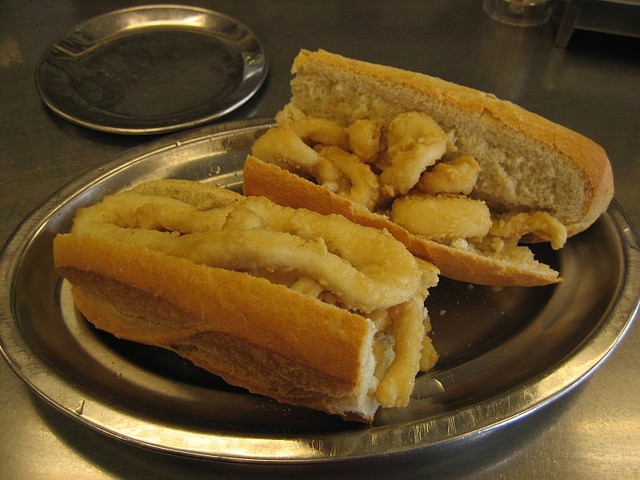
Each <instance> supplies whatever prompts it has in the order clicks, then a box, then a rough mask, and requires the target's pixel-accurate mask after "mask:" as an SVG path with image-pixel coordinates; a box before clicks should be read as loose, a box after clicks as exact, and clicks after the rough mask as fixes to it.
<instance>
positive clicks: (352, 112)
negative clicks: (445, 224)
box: [244, 50, 613, 286]
mask: <svg viewBox="0 0 640 480" xmlns="http://www.w3.org/2000/svg"><path fill="white" fill-rule="evenodd" d="M292 72H293V74H294V77H293V79H292V81H291V91H292V96H291V100H290V102H289V103H288V104H287V105H286V106H284V108H283V109H282V110H281V111H280V112H279V113H278V115H277V116H276V121H277V124H278V127H285V128H290V129H292V130H294V129H295V127H294V125H296V122H298V123H300V121H304V120H305V119H306V120H309V119H324V120H329V121H331V122H335V123H337V124H338V125H340V126H341V127H343V128H344V129H345V131H346V132H347V140H346V142H348V141H349V138H348V137H349V130H350V129H351V128H353V126H354V124H355V123H356V122H360V121H363V120H369V121H373V122H375V123H376V124H378V125H380V127H381V131H382V134H381V135H382V137H381V141H380V142H381V151H382V149H383V148H384V146H385V145H384V143H385V140H386V139H385V131H386V130H385V129H388V128H390V125H391V124H392V123H393V122H394V119H396V118H398V117H399V116H401V115H405V114H408V113H414V112H418V113H421V114H426V115H428V116H429V117H431V118H432V119H433V120H435V122H436V123H437V125H438V126H439V127H440V128H441V130H442V131H443V132H444V133H445V134H446V136H447V137H448V142H447V147H446V152H445V153H444V154H443V153H442V152H439V155H443V156H442V159H443V160H444V159H447V158H454V157H462V156H469V157H472V158H473V159H475V160H476V161H477V164H478V166H479V173H478V174H477V180H475V184H474V185H473V190H472V191H471V193H470V194H467V195H468V197H470V199H474V200H479V201H481V202H483V203H484V204H485V205H486V206H487V207H488V208H489V209H490V213H491V215H492V218H493V220H494V224H497V222H499V221H503V222H504V220H500V218H501V216H503V217H504V216H506V217H510V216H515V214H521V217H522V216H523V215H527V214H528V215H535V214H544V215H546V216H547V218H548V221H547V220H545V221H544V222H547V223H548V225H543V226H542V228H540V229H539V231H536V229H537V228H538V227H540V223H541V222H539V221H538V220H540V218H539V217H536V220H535V221H533V220H532V221H530V222H529V221H528V220H527V221H526V222H521V225H520V226H519V228H521V229H522V231H518V232H517V233H518V236H517V238H508V241H507V242H498V243H500V245H499V247H498V248H493V247H490V246H489V245H491V244H492V243H495V242H493V240H492V238H493V237H491V236H490V235H489V236H487V237H486V238H483V239H481V240H482V241H481V242H478V241H477V240H478V239H474V238H471V239H462V240H463V241H456V239H453V240H452V239H451V238H449V239H447V240H446V241H442V240H441V239H437V238H429V237H425V236H424V235H421V234H417V233H416V232H415V231H409V230H408V228H407V226H406V225H398V224H397V222H394V221H391V220H392V219H393V217H392V216H391V215H390V212H391V210H390V208H389V201H388V199H387V203H386V204H385V203H384V202H380V201H379V202H378V204H377V205H376V206H375V207H373V208H371V207H370V206H369V207H368V208H362V205H361V204H357V203H354V202H353V201H352V199H349V198H347V199H345V197H344V195H340V194H336V193H335V192H332V191H329V190H331V188H329V190H327V189H326V188H324V186H319V184H320V183H321V182H319V181H317V179H314V178H311V177H310V176H309V175H308V174H307V172H304V171H303V170H304V168H303V167H305V165H304V163H303V162H301V163H300V164H298V165H293V166H292V165H290V164H287V159H282V158H279V157H278V154H277V153H274V154H264V155H262V154H261V153H262V152H264V151H265V148H264V146H263V148H261V149H259V150H254V151H253V157H254V158H250V159H248V161H247V164H246V167H245V171H244V175H245V177H244V189H245V190H244V191H245V194H247V195H265V196H268V197H270V198H272V199H273V200H274V201H276V202H279V203H281V204H283V205H295V206H297V207H306V208H311V209H316V210H318V211H322V212H324V213H329V212H337V213H341V214H343V215H345V216H347V217H348V218H350V219H351V220H353V221H355V222H359V223H362V224H366V225H374V226H377V227H379V228H386V229H387V230H389V231H390V232H391V233H392V234H393V235H394V236H396V238H398V239H400V240H401V241H403V242H404V243H405V244H406V245H407V247H408V248H409V249H410V250H411V251H412V252H413V253H414V254H416V255H419V256H421V257H422V258H425V259H427V260H429V261H432V262H433V263H434V264H435V265H436V266H437V267H438V268H439V269H440V270H441V274H442V275H443V276H447V277H450V278H454V279H457V280H462V281H469V282H474V283H481V284H488V285H503V286H508V285H544V284H549V283H555V282H558V281H560V280H561V279H560V277H559V274H558V272H555V271H554V270H553V269H551V268H549V267H548V266H547V265H543V264H541V263H539V262H537V261H536V260H535V259H534V258H533V256H532V254H531V251H530V250H529V249H528V248H526V247H523V246H517V247H516V246H515V244H517V243H518V241H519V240H523V241H524V240H526V241H540V240H548V239H549V238H550V237H553V236H555V240H556V241H555V242H554V243H553V245H554V248H559V247H560V246H561V245H562V243H563V239H562V235H563V234H562V233H561V232H559V233H557V234H556V233H553V234H549V235H548V236H545V233H549V232H542V233H543V235H542V236H541V235H540V232H541V231H542V230H545V229H551V230H553V229H556V230H558V228H559V226H560V227H561V228H562V229H564V230H565V232H564V235H565V238H566V237H570V236H572V235H575V234H577V233H579V232H581V231H583V230H585V229H586V228H588V227H589V226H590V225H591V224H592V223H593V222H594V221H595V220H596V219H597V218H598V217H599V216H600V215H601V214H602V213H603V212H604V211H605V209H606V208H607V206H608V204H609V202H610V200H611V198H612V196H613V179H612V172H611V166H610V163H609V160H608V158H607V156H606V153H605V152H604V150H603V149H602V148H601V147H600V146H599V145H597V144H596V143H594V142H593V141H591V140H589V139H587V138H585V137H583V136H582V135H580V134H578V133H576V132H573V131H571V130H569V129H567V128H565V127H562V126H560V125H558V124H556V123H553V122H551V121H549V120H546V119H544V118H542V117H540V116H538V115H536V114H533V113H531V112H529V111H526V110H524V109H523V108H520V107H518V106H516V105H514V104H512V103H510V102H507V101H504V100H499V99H497V98H495V97H494V96H492V95H490V94H487V93H483V92H480V91H477V90H474V89H471V88H467V87H463V86H460V85H456V84H453V83H450V82H446V81H444V80H441V79H438V78H434V77H430V76H427V75H423V74H418V73H413V72H408V71H403V70H400V69H396V68H392V67H386V66H380V65H374V64H370V63H366V62H362V61H358V60H353V59H349V58H345V57H342V56H339V55H335V54H332V53H329V52H326V51H316V52H310V51H306V50H303V51H301V52H300V54H299V55H298V56H297V58H296V59H295V61H294V64H293V69H292ZM305 128H306V131H305V132H306V134H308V135H309V137H310V139H311V140H313V141H309V139H307V138H303V139H304V140H305V141H306V142H307V143H308V144H309V145H310V146H314V143H315V142H316V141H318V142H322V141H323V140H322V139H320V140H318V138H319V137H320V135H318V134H317V132H311V133H309V131H310V129H309V128H308V127H305ZM313 134H316V137H314V136H313ZM332 136H333V137H334V139H333V140H332V141H334V144H336V145H337V144H344V143H345V140H336V138H337V137H336V135H332ZM388 136H390V134H388ZM316 150H318V149H317V148H316ZM352 150H353V151H352V152H350V153H357V152H355V149H352ZM389 150H390V149H389ZM292 151H293V150H292ZM318 152H319V153H320V155H322V151H321V150H318ZM380 155H381V156H384V155H387V156H389V154H388V151H387V152H386V153H385V152H383V153H381V154H380ZM292 156H293V153H292ZM267 157H271V158H267ZM361 157H362V155H361ZM305 161H307V162H308V163H309V164H310V163H312V162H313V159H309V158H306V159H305ZM365 161H367V162H369V161H370V160H365ZM438 161H439V160H438ZM268 163H269V164H271V165H267V164H268ZM441 163H442V162H441ZM388 164H389V162H387V165H386V166H385V165H382V166H381V167H380V166H378V167H377V168H378V169H379V170H378V171H377V172H376V173H377V174H378V177H379V178H380V179H381V184H382V183H383V179H382V177H383V175H385V173H384V171H385V168H387V167H388ZM372 165H374V167H372V169H373V170H375V168H376V164H375V163H373V164H372ZM432 168H435V167H433V166H429V167H428V168H427V170H425V171H424V172H427V173H428V172H429V169H432ZM307 169H308V168H307ZM380 171H382V172H383V173H380ZM414 180H415V179H414ZM412 181H413V180H412ZM326 183H329V182H326ZM419 186H420V185H419V184H416V186H415V187H419ZM415 187H413V189H412V190H411V191H409V192H404V191H403V192H402V194H403V195H404V194H406V195H410V194H412V193H413V192H414V190H415ZM384 188H385V187H384V186H383V187H382V190H383V191H384ZM323 190H324V191H323ZM392 194H394V195H395V192H392ZM438 196H442V197H445V196H450V194H449V193H446V192H445V193H443V194H442V195H440V194H438ZM517 220H518V221H520V220H522V218H518V219H517ZM527 222H528V225H524V223H527ZM544 222H542V223H544ZM494 226H495V225H494ZM514 229H515V230H517V228H514ZM527 229H528V231H527ZM507 230H508V229H507ZM491 231H492V232H498V231H500V229H499V228H498V227H495V228H494V229H492V230H491ZM502 231H503V232H504V231H505V229H502ZM492 234H493V233H492ZM489 237H491V239H490V238H489ZM503 243H509V244H513V245H509V246H508V248H504V245H503Z"/></svg>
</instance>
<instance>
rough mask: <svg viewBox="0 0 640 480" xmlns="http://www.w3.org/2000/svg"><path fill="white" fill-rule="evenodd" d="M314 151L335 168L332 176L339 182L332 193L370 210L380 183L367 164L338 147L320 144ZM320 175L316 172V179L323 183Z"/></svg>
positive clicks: (374, 203) (376, 197)
mask: <svg viewBox="0 0 640 480" xmlns="http://www.w3.org/2000/svg"><path fill="white" fill-rule="evenodd" d="M316 151H317V152H318V153H319V154H320V156H321V157H322V158H323V159H326V160H327V161H328V162H329V164H330V165H332V167H333V169H335V170H334V172H332V173H333V175H334V177H333V178H337V182H339V183H338V188H337V189H336V190H335V191H334V193H337V194H338V195H340V196H343V197H345V198H348V199H349V200H351V201H353V202H356V203H359V204H361V205H364V206H365V207H367V208H368V209H369V210H372V209H373V207H374V206H375V205H376V202H377V201H378V197H379V195H380V184H379V182H378V177H377V176H376V174H375V173H373V171H372V170H371V168H370V167H369V165H367V164H366V163H363V162H362V161H361V160H360V158H359V157H358V156H357V155H353V154H350V153H348V152H346V151H344V150H343V149H341V148H339V147H334V146H321V147H316ZM322 176H323V175H322V173H320V172H318V180H319V181H321V182H322V183H323V184H324V181H326V180H325V179H323V178H322Z"/></svg>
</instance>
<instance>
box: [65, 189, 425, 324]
mask: <svg viewBox="0 0 640 480" xmlns="http://www.w3.org/2000/svg"><path fill="white" fill-rule="evenodd" d="M73 232H74V233H79V234H88V235H92V236H94V237H97V238H100V239H103V240H108V241H117V242H124V243H130V244H135V245H137V246H139V247H141V248H148V249H152V250H156V251H161V252H164V253H166V254H169V255H175V256H181V257H185V258H189V259H191V260H192V261H194V262H195V263H201V264H207V265H210V266H214V267H221V268H227V269H232V270H238V271H247V272H250V271H253V270H257V269H267V270H269V269H272V270H280V271H285V272H296V273H297V276H298V277H311V278H312V279H314V280H315V281H316V282H317V283H318V284H320V285H321V286H322V288H323V289H324V290H327V291H329V292H331V293H332V294H333V295H335V296H336V297H337V298H338V299H339V301H340V303H341V304H342V305H344V306H345V307H346V308H350V309H354V310H358V311H361V312H365V313H366V312H370V311H373V310H375V309H378V308H388V307H391V306H393V305H397V304H400V303H403V302H405V301H407V300H408V299H410V298H411V297H412V296H413V295H414V294H415V292H416V291H419V290H420V282H421V272H420V269H419V267H418V266H417V263H416V261H415V259H414V258H413V256H412V255H411V254H410V253H409V252H408V251H407V250H406V249H405V248H404V247H403V246H402V245H401V244H399V243H397V242H396V241H395V240H393V238H392V237H390V236H389V235H387V234H384V233H382V232H380V231H378V230H376V229H373V228H363V227H361V226H359V225H355V224H353V223H351V222H350V221H348V220H347V219H345V218H343V217H340V216H337V215H330V216H323V215H319V214H316V213H314V212H310V211H308V210H302V209H300V210H295V209H291V208H287V207H281V206H278V205H276V204H274V203H272V202H270V201H269V200H267V199H265V198H262V197H249V198H245V197H242V200H241V201H237V202H236V201H231V202H229V203H226V204H224V205H222V206H219V207H216V208H213V209H211V210H199V209H198V208H196V207H194V206H193V205H191V204H189V203H185V202H183V201H181V200H177V199H175V198H169V197H162V196H157V195H143V194H140V193H137V192H124V193H121V194H118V195H112V196H108V197H105V199H104V200H103V201H102V202H100V203H98V204H96V205H94V206H92V207H90V208H86V209H82V210H80V211H79V212H78V214H77V216H76V220H75V222H74V227H73ZM378 252H385V255H379V254H378Z"/></svg>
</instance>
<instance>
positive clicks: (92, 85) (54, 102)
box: [36, 5, 268, 134]
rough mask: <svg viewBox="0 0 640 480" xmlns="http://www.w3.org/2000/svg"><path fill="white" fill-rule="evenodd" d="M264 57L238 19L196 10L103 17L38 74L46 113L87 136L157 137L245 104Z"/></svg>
mask: <svg viewBox="0 0 640 480" xmlns="http://www.w3.org/2000/svg"><path fill="white" fill-rule="evenodd" d="M267 72H268V61H267V55H266V52H265V50H264V48H263V46H262V44H261V42H260V40H259V39H258V38H257V37H256V36H255V35H254V34H253V32H252V31H251V30H249V28H248V27H247V26H245V25H243V24H242V23H240V22H239V21H237V20H236V19H233V18H231V17H228V16H226V15H223V14H221V13H217V12H213V11H210V10H204V9H200V8H194V7H183V6H171V5H169V6H161V5H156V6H145V7H137V8H131V9H125V10H118V11H115V12H112V13H108V14H105V15H101V16H98V17H95V18H92V19H90V20H87V21H85V22H83V23H81V24H80V25H78V26H76V27H75V28H74V29H72V30H70V31H69V32H67V33H66V34H64V35H63V36H62V37H61V38H60V39H58V40H57V41H55V42H54V43H53V44H52V45H51V46H50V47H49V48H48V50H47V52H46V54H45V55H44V57H43V58H42V60H41V61H40V63H39V65H38V67H37V70H36V86H37V88H38V92H39V94H40V96H41V98H42V100H43V101H44V103H45V104H46V105H47V106H48V107H49V108H51V110H53V111H54V112H56V113H57V114H59V115H61V116H62V117H63V118H66V119H67V120H70V121H72V122H75V123H77V124H79V125H83V126H85V127H89V128H93V129H97V130H102V131H107V132H114V133H123V134H155V133H162V132H168V131H174V130H180V129H184V128H187V127H193V126H196V125H201V124H203V123H206V122H209V121H211V120H214V119H216V118H219V117H220V116H222V115H224V114H226V113H228V112H230V111H232V110H234V109H236V108H238V107H239V106H240V105H242V104H243V103H245V102H246V101H247V100H248V99H249V98H251V97H252V96H253V95H254V94H255V93H256V92H257V91H258V89H259V88H260V86H261V85H262V83H263V82H264V80H265V78H266V76H267Z"/></svg>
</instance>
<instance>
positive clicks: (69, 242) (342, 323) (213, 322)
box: [54, 180, 438, 423]
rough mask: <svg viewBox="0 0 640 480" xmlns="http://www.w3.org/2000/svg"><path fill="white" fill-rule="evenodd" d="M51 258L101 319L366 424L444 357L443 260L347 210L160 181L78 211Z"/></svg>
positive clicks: (262, 390) (85, 308)
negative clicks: (435, 308) (434, 316)
mask: <svg viewBox="0 0 640 480" xmlns="http://www.w3.org/2000/svg"><path fill="white" fill-rule="evenodd" d="M381 252H384V254H383V255H380V253H381ZM54 261H55V266H56V269H57V271H58V272H59V273H60V274H61V275H63V276H64V277H65V278H66V279H67V281H68V282H70V284H71V286H72V294H73V298H74V301H75V303H76V306H77V308H78V310H79V311H80V312H81V313H82V314H83V315H84V316H85V317H86V319H87V320H88V321H89V322H91V323H93V324H94V325H95V326H96V327H97V328H98V329H101V330H104V331H107V332H109V333H111V334H113V335H115V336H116V337H119V338H122V339H127V340H131V341H134V342H140V343H144V344H149V345H154V346H159V347H162V348H165V349H168V350H172V351H174V352H176V353H177V354H178V355H180V356H182V357H184V358H186V359H188V360H190V361H192V362H193V363H194V364H196V365H198V366H200V367H202V368H204V369H206V370H208V371H210V372H212V373H214V374H216V375H219V376H221V377H222V378H223V379H224V380H225V381H227V382H228V383H229V384H232V385H236V386H240V387H243V388H246V389H248V390H249V391H250V392H253V393H256V394H261V395H265V396H268V397H271V398H274V399H276V400H278V401H280V402H283V403H287V404H292V405H299V406H304V407H309V408H313V409H318V410H322V411H325V412H327V413H330V414H337V415H340V416H342V417H343V418H345V419H349V420H357V421H361V422H365V423H368V422H371V421H372V420H373V418H374V415H375V412H376V411H377V410H378V408H379V407H381V406H382V407H389V408H393V407H402V406H404V405H406V404H407V402H408V401H409V398H410V395H411V391H412V389H413V385H414V379H415V376H416V375H417V374H418V372H419V371H421V370H428V369H430V368H431V367H432V366H433V365H434V364H435V362H436V360H437V353H436V352H435V350H434V348H433V346H432V344H431V341H430V339H429V337H428V336H427V334H428V333H429V331H430V325H429V318H428V315H427V311H426V308H425V299H426V298H427V295H428V289H429V288H430V287H432V286H434V285H435V284H436V283H437V281H438V270H437V269H436V268H435V267H434V266H433V265H431V264H429V263H428V262H425V261H422V260H418V259H416V258H414V256H412V255H411V254H410V253H409V252H408V251H407V250H406V248H405V247H404V245H403V244H402V243H400V242H398V241H397V240H395V239H394V238H393V237H392V236H391V235H389V234H387V233H386V232H383V231H381V230H378V229H374V228H368V227H364V226H361V225H358V224H354V223H352V222H351V221H349V220H347V219H345V218H344V217H342V216H339V215H328V216H327V215H321V214H318V213H316V212H312V211H309V210H305V209H292V208H289V207H283V206H280V205H277V204H275V203H273V202H271V201H270V200H268V199H266V198H263V197H251V198H248V197H244V196H242V195H240V194H237V193H234V192H231V191H229V190H226V189H223V188H219V187H214V186H210V185H207V184H204V183H199V182H191V181H183V180H157V181H151V182H146V183H143V184H140V185H138V186H135V187H133V188H132V189H130V190H128V191H125V192H122V193H118V194H114V195H108V196H106V197H105V198H104V199H103V200H102V201H100V202H99V203H97V204H95V205H92V206H89V207H86V208H83V209H80V210H79V211H78V212H77V214H76V216H75V218H74V224H73V228H72V230H71V231H70V232H69V233H62V234H59V235H57V236H56V238H55V240H54Z"/></svg>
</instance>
